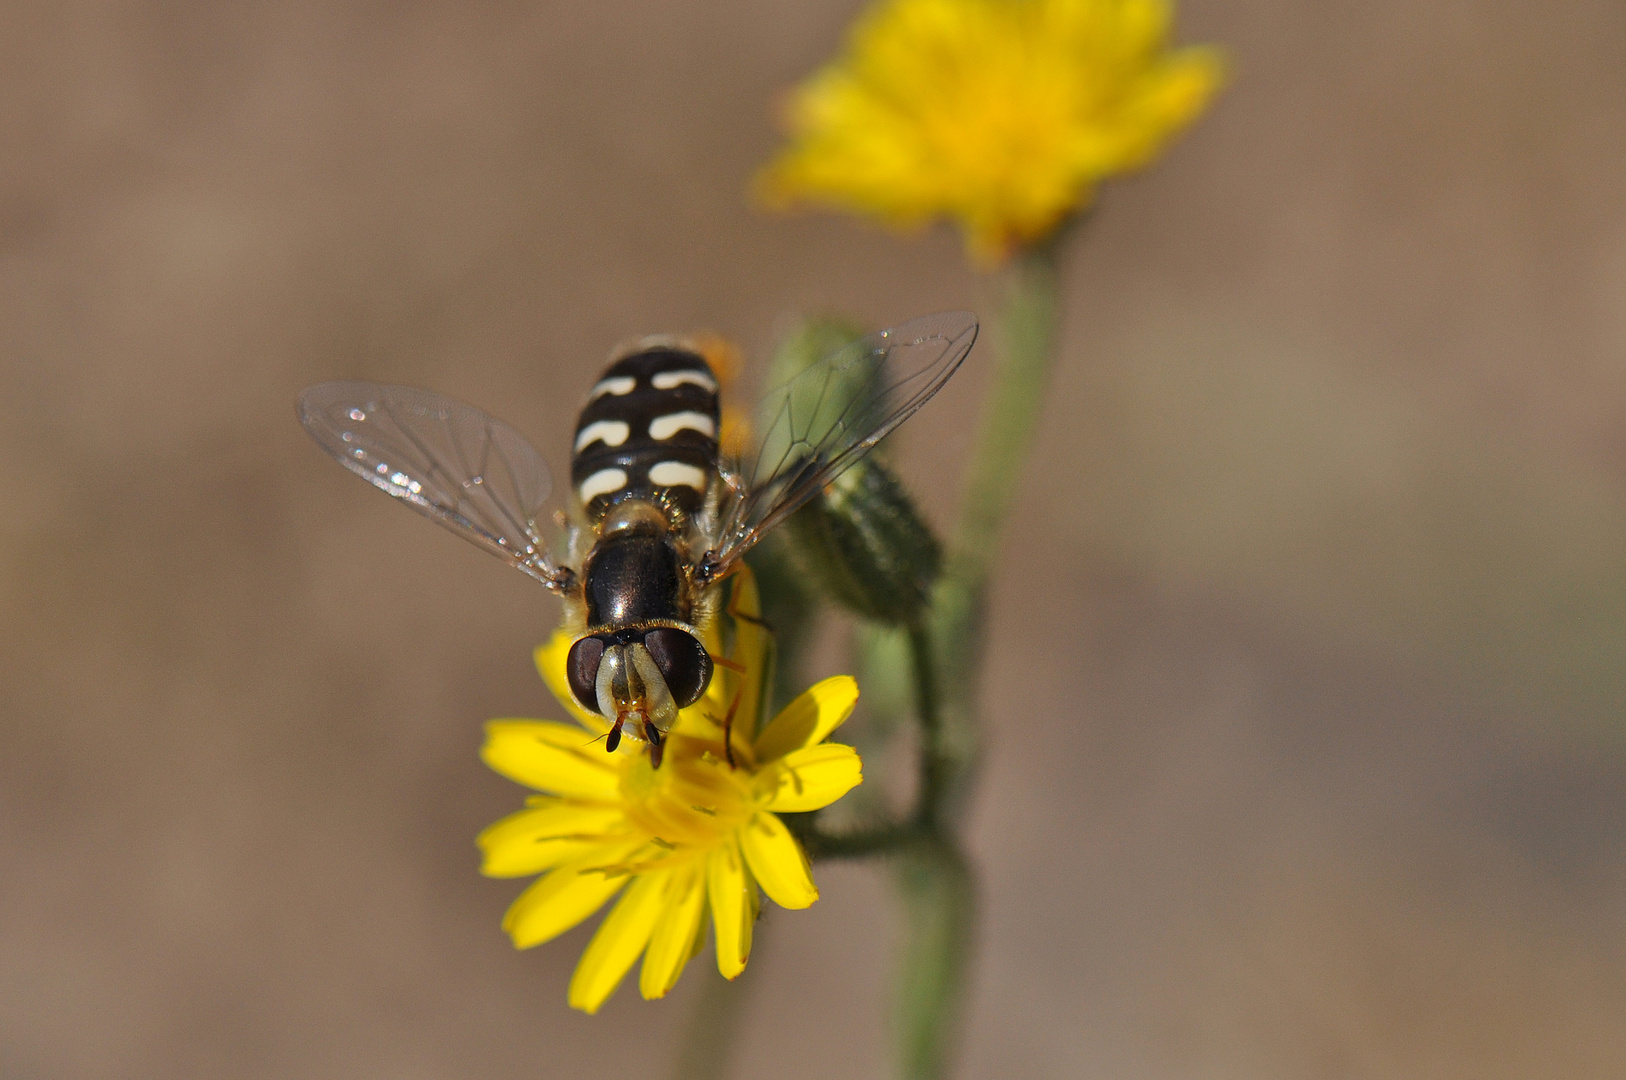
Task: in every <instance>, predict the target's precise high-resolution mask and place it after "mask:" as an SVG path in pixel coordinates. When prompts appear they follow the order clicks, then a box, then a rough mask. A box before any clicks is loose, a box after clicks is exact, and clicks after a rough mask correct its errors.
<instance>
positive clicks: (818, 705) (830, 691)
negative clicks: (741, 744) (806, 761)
mask: <svg viewBox="0 0 1626 1080" xmlns="http://www.w3.org/2000/svg"><path fill="white" fill-rule="evenodd" d="M857 703H858V683H857V682H856V681H855V680H854V679H853V677H852V676H851V675H833V676H831V677H830V678H828V679H825V680H824V681H823V682H821V683H817V684H815V685H813V686H810V687H808V688H807V689H806V690H804V691H803V692H802V695H801V696H800V697H798V698H797V699H796V700H795V701H793V702H791V703H790V704H789V705H786V706H785V707H784V708H783V709H781V710H780V712H779V715H778V716H776V717H774V718H773V721H772V722H771V723H769V724H768V726H767V727H765V728H763V729H762V734H761V735H759V736H757V741H756V746H755V751H756V758H757V761H759V762H763V763H767V762H770V761H772V760H774V759H775V758H781V757H784V756H785V755H786V754H788V753H790V752H791V751H792V750H800V749H801V748H802V747H804V746H813V745H815V744H817V743H821V742H823V741H824V740H825V738H826V737H827V736H828V735H829V734H830V733H831V732H832V731H834V730H835V729H836V728H838V727H840V726H841V724H842V722H843V721H845V720H846V719H847V717H849V716H851V715H852V711H853V706H854V705H856V704H857Z"/></svg>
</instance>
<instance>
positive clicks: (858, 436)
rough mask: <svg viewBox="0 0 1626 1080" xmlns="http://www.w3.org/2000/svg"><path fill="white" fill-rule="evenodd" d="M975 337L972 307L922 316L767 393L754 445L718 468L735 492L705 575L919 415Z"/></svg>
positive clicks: (847, 349)
mask: <svg viewBox="0 0 1626 1080" xmlns="http://www.w3.org/2000/svg"><path fill="white" fill-rule="evenodd" d="M976 340H977V317H976V316H975V315H973V314H971V313H970V312H969V311H947V312H943V313H941V314H938V315H928V316H926V317H925V318H923V319H916V320H914V321H913V322H908V323H904V324H903V325H902V326H895V327H893V328H892V329H890V330H882V331H880V332H879V333H875V334H870V335H869V336H867V337H863V338H859V339H858V340H857V341H855V342H853V343H852V344H850V345H848V346H846V347H845V348H843V349H840V350H839V351H837V352H836V353H834V354H833V355H831V356H830V357H829V358H827V359H825V360H822V361H820V362H819V363H817V364H814V365H813V366H812V367H810V368H808V369H807V370H806V371H804V372H802V373H801V374H800V375H798V376H797V377H796V378H794V379H792V380H791V381H790V382H788V383H786V384H785V385H784V386H782V387H780V388H779V389H778V390H776V391H774V392H773V393H771V394H769V395H767V397H765V398H764V399H763V404H762V408H761V410H760V411H759V416H761V417H762V424H763V427H762V435H761V438H760V440H759V441H758V442H757V443H756V444H755V448H754V449H753V450H751V451H748V452H747V454H746V455H745V456H744V457H743V458H741V460H739V461H737V462H724V463H723V468H722V472H723V477H724V480H725V481H726V482H727V484H728V485H729V486H730V487H731V488H732V489H733V494H732V497H731V499H729V500H725V503H724V505H723V507H722V508H721V512H720V521H719V530H718V535H717V543H716V546H715V547H714V549H713V551H714V554H713V556H712V558H711V559H709V560H708V563H709V565H708V567H707V571H708V573H710V574H711V575H712V576H718V575H721V574H723V573H725V572H726V571H727V569H728V567H729V566H730V565H732V564H733V562H734V561H735V560H737V559H738V558H739V557H740V556H741V555H743V554H745V552H746V551H747V550H748V549H749V548H750V547H751V545H752V544H755V543H756V542H757V540H759V539H761V537H762V536H763V534H764V533H766V532H767V531H768V530H770V529H772V528H773V527H774V526H775V525H777V524H779V523H780V522H781V521H783V520H784V519H785V518H787V517H789V516H790V515H791V514H793V513H795V512H796V510H797V509H798V508H800V507H801V506H802V504H803V503H805V502H807V501H808V500H809V499H811V498H812V497H813V496H814V495H816V494H817V493H818V492H819V491H820V490H822V489H823V488H824V486H825V485H826V484H828V483H829V482H830V481H832V480H834V479H835V478H836V477H837V476H839V475H840V474H841V473H842V472H843V471H844V470H845V469H847V468H848V467H849V466H851V465H852V464H853V463H854V462H856V461H857V460H858V459H859V458H861V457H863V456H864V455H865V454H867V453H869V452H870V450H872V449H874V447H875V444H876V443H878V442H880V441H881V440H882V439H883V438H885V437H886V436H887V435H888V434H890V433H891V432H892V430H893V429H894V428H896V427H897V426H898V425H899V424H901V423H903V422H904V421H905V420H907V419H909V417H911V416H913V415H914V414H915V413H916V412H917V411H919V409H920V407H921V406H922V405H924V404H926V402H927V401H929V400H930V399H931V397H932V395H933V394H935V393H937V391H939V390H941V389H942V388H943V384H944V383H946V382H947V381H948V380H949V376H951V375H953V374H954V372H955V371H956V370H957V369H958V368H959V366H960V364H961V362H962V361H963V360H965V358H966V355H967V354H968V353H969V352H970V351H971V346H972V345H973V344H975V343H976Z"/></svg>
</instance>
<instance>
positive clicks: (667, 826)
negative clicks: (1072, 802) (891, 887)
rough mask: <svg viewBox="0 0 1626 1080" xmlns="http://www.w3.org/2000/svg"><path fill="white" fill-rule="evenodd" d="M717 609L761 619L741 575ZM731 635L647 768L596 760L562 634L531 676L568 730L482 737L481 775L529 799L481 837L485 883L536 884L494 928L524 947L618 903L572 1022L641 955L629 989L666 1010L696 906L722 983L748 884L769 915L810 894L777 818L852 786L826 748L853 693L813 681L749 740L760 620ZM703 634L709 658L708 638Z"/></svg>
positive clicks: (573, 986) (739, 965) (627, 755)
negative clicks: (528, 793)
mask: <svg viewBox="0 0 1626 1080" xmlns="http://www.w3.org/2000/svg"><path fill="white" fill-rule="evenodd" d="M732 606H733V609H734V610H735V611H737V612H739V613H741V614H743V615H746V616H751V617H753V618H754V617H756V616H758V615H760V611H761V609H760V607H759V604H758V597H757V590H756V583H755V581H753V580H752V578H751V575H750V572H749V571H744V572H742V573H741V574H740V575H739V576H738V577H737V578H736V579H735V583H734V597H733V605H732ZM725 618H726V616H725ZM732 623H733V650H732V652H731V653H730V654H729V655H728V657H727V658H726V663H719V664H718V666H717V669H716V672H715V674H714V675H713V677H712V681H711V685H710V687H708V688H707V690H706V693H705V695H704V696H702V697H701V699H700V700H699V701H697V702H695V704H693V705H692V706H690V707H689V708H687V709H684V710H683V711H682V713H681V714H680V715H679V717H678V720H677V723H676V724H674V725H673V727H672V730H671V732H670V733H669V734H668V736H667V743H666V752H665V756H664V759H663V760H662V762H661V766H660V768H658V769H654V768H651V767H650V764H649V754H648V752H647V750H646V748H645V744H643V743H642V742H637V741H635V740H632V739H627V740H624V741H623V743H622V747H621V749H620V750H619V751H618V752H616V753H614V754H609V753H606V752H605V750H604V745H603V742H602V741H601V738H600V737H601V736H603V735H604V733H605V732H606V731H607V730H608V725H607V724H606V722H605V720H604V719H603V717H600V716H598V715H596V714H594V713H590V712H587V711H586V710H584V709H582V708H581V707H580V706H578V705H577V704H576V702H575V700H574V698H573V697H572V695H571V693H570V687H569V684H568V683H567V681H566V678H565V656H566V654H567V653H568V652H569V649H570V645H571V641H572V638H571V636H570V635H569V634H566V633H564V632H559V633H556V634H555V635H554V636H553V638H552V640H550V641H549V642H548V643H547V644H545V645H543V646H541V647H540V648H538V649H537V651H536V664H537V668H538V669H539V670H540V671H541V672H542V678H543V679H544V680H546V682H547V684H548V687H549V688H550V689H551V690H552V691H553V693H554V696H555V697H557V698H558V699H559V702H560V704H561V705H563V706H564V707H565V708H566V709H567V710H568V711H569V712H570V713H571V714H572V715H573V716H574V717H575V719H576V721H577V723H576V724H564V723H556V722H550V721H545V720H493V721H491V722H490V723H489V724H487V725H486V743H485V747H484V749H483V750H482V751H481V756H482V757H483V758H484V760H485V762H486V764H487V765H489V766H491V768H493V769H495V770H496V771H497V772H499V773H501V774H502V775H504V776H506V777H508V778H509V779H510V780H515V781H518V782H519V783H521V784H525V785H526V786H528V787H531V788H535V789H536V790H538V791H540V792H543V793H544V794H541V795H534V796H532V797H531V798H529V799H528V800H527V801H526V809H524V810H521V811H520V812H519V813H517V814H513V815H510V816H509V817H506V818H503V819H502V820H501V821H499V822H497V823H496V824H494V825H492V826H491V827H489V828H488V829H486V830H485V831H484V832H482V833H481V834H480V837H479V845H480V848H481V850H482V851H483V852H484V855H485V861H484V865H483V867H482V869H483V871H484V872H485V873H486V874H489V875H491V876H492V877H521V876H527V875H530V874H536V873H541V874H543V877H541V878H540V879H538V880H537V881H536V882H534V883H533V884H532V885H531V886H530V887H529V888H527V889H526V890H525V891H524V892H523V893H521V894H520V896H519V898H518V899H517V900H515V901H514V903H513V906H511V907H510V908H509V909H508V914H507V915H505V916H504V917H503V929H504V930H506V931H507V932H508V934H509V936H510V937H512V938H513V941H514V945H515V946H516V947H518V948H521V949H525V948H530V947H531V946H533V945H540V944H542V943H543V942H544V941H548V940H549V939H551V938H553V937H556V936H557V935H559V934H562V933H564V932H565V931H566V930H569V929H570V928H571V927H573V926H575V925H577V924H578V923H580V922H582V920H584V919H586V918H587V917H588V916H590V915H592V914H593V912H595V911H597V910H598V909H599V908H600V907H602V906H603V905H604V904H605V903H607V902H608V901H609V900H610V898H611V897H613V896H615V895H616V894H617V893H620V894H621V898H620V899H619V900H618V901H617V902H616V904H615V906H614V907H613V908H611V910H610V913H609V914H608V915H607V916H605V918H604V921H603V922H602V923H601V924H600V925H599V928H598V932H597V933H596V934H594V935H593V940H592V942H591V943H590V944H589V945H588V946H587V951H586V952H585V953H583V954H582V958H581V962H580V963H578V964H577V965H576V974H575V976H574V977H573V978H572V979H571V981H570V1004H571V1005H572V1006H573V1007H575V1008H578V1009H582V1010H584V1011H585V1012H589V1013H591V1012H597V1011H598V1008H599V1006H601V1005H603V1004H604V1002H605V1001H606V1000H607V999H608V998H609V996H610V995H611V994H612V993H614V991H615V988H616V986H617V985H619V984H620V982H621V979H622V977H623V976H624V975H626V973H627V971H628V970H629V969H630V968H631V967H632V965H633V963H634V962H636V961H637V959H638V957H639V956H640V955H642V956H643V958H644V966H643V972H642V975H641V977H640V979H639V989H640V990H641V991H642V992H643V995H644V997H646V998H658V997H662V996H664V995H665V994H666V992H667V991H669V990H670V989H671V988H672V987H673V986H674V985H675V984H676V983H677V980H678V976H679V975H681V974H682V973H683V968H684V965H685V964H687V963H688V961H689V958H690V957H692V956H693V955H695V953H697V952H698V951H699V950H700V946H701V944H702V942H703V941H704V939H705V921H706V920H705V914H706V912H707V911H708V909H709V911H710V913H711V923H712V926H713V928H714V933H715V937H716V942H717V968H718V970H719V971H721V972H722V973H723V974H724V975H725V976H727V977H728V978H730V979H732V978H734V977H735V976H736V975H738V974H739V973H740V972H741V971H743V970H745V962H746V960H747V958H748V957H749V956H750V953H751V931H752V924H753V923H754V922H755V920H756V917H757V912H758V910H759V906H760V900H759V895H758V888H759V886H760V888H761V891H762V892H765V893H767V894H768V896H769V898H771V899H772V900H773V901H774V902H775V903H777V904H779V905H780V906H781V907H787V908H805V907H807V906H808V905H809V904H811V903H813V901H815V900H817V899H818V898H819V893H818V889H817V888H815V887H814V884H813V876H812V873H811V870H810V868H809V865H808V860H807V855H806V854H805V853H804V852H803V850H802V847H801V845H800V844H799V843H798V842H797V841H796V838H795V837H794V836H792V835H791V834H790V832H789V830H787V829H786V828H785V825H784V823H783V822H782V821H780V820H779V817H778V816H777V814H778V812H782V811H795V810H817V809H819V808H820V807H823V806H828V805H829V804H830V803H832V802H835V801H836V800H837V799H839V798H841V796H842V795H845V794H846V793H847V792H848V791H850V790H851V789H852V788H853V787H855V786H856V785H858V784H859V783H860V782H861V781H862V780H863V775H862V772H861V771H860V770H861V763H860V762H859V759H858V754H857V752H856V751H854V750H853V748H852V747H850V746H842V745H839V744H833V743H826V742H825V741H824V740H825V738H826V737H827V736H828V735H829V734H830V733H831V732H832V731H834V730H835V729H836V728H837V727H838V726H839V725H840V724H841V723H842V721H844V720H846V719H847V716H848V715H849V714H850V713H851V712H852V708H853V705H854V703H855V702H856V701H857V700H858V685H857V683H855V682H854V681H853V680H852V678H851V677H849V676H845V675H840V676H836V677H835V678H831V679H826V680H825V681H823V682H821V683H819V684H818V685H816V686H814V687H813V688H812V689H810V690H808V691H807V692H806V693H804V694H802V695H801V696H800V697H799V698H797V699H796V700H795V701H793V702H791V703H790V704H789V705H788V706H786V707H785V709H784V710H783V711H782V712H780V713H779V715H778V716H776V717H774V718H773V720H772V721H771V722H769V723H768V724H766V725H765V726H763V728H762V730H761V731H760V732H759V733H757V734H756V735H755V736H754V737H752V733H751V728H752V726H753V722H754V719H755V717H756V715H757V710H758V708H759V704H760V702H761V700H762V689H763V669H764V666H765V663H766V656H765V653H766V646H767V643H766V641H765V640H764V638H765V635H764V632H763V631H762V629H761V627H760V624H758V623H756V622H752V621H750V619H746V618H739V619H733V620H732ZM708 638H709V640H707V642H706V646H707V648H708V649H710V650H711V652H712V654H713V656H720V655H722V650H721V642H720V641H719V640H718V636H717V635H716V634H715V633H712V634H709V635H708ZM731 718H732V722H731ZM725 731H727V732H728V733H729V737H728V742H727V745H725V742H724V739H725ZM731 759H732V760H731Z"/></svg>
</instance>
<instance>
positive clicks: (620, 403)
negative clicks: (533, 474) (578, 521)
mask: <svg viewBox="0 0 1626 1080" xmlns="http://www.w3.org/2000/svg"><path fill="white" fill-rule="evenodd" d="M717 419H718V414H717V380H716V378H715V377H714V376H713V375H712V373H711V367H710V366H709V365H708V364H707V363H706V361H705V360H704V359H702V358H701V357H700V356H699V355H697V354H695V353H692V352H688V351H686V350H683V349H678V348H673V347H670V346H660V347H656V348H651V349H643V350H641V351H639V352H635V353H632V354H631V355H630V356H624V357H622V358H621V359H619V360H617V361H616V362H615V363H613V364H611V365H610V367H609V368H608V370H606V371H605V372H604V375H603V377H602V378H601V379H599V381H598V383H597V384H596V385H595V386H594V387H593V389H592V392H591V393H590V394H589V395H588V399H587V404H586V405H585V406H584V407H583V408H582V411H581V418H580V419H579V420H577V422H576V442H575V456H574V457H573V458H572V459H571V463H570V481H571V483H572V484H573V485H574V486H575V488H576V495H577V497H578V498H580V499H581V503H582V506H583V507H584V508H585V509H586V511H587V516H588V518H589V519H590V520H592V521H597V520H599V519H600V518H601V517H603V516H604V512H605V511H606V510H607V509H608V508H609V507H610V506H611V505H612V504H614V503H617V502H620V501H621V500H622V499H624V498H640V499H657V498H660V499H664V500H665V501H667V502H669V503H671V504H672V505H674V506H676V507H678V508H679V509H681V510H683V511H684V512H685V513H693V512H694V511H695V510H697V509H698V508H699V507H700V505H701V503H702V501H703V500H704V499H705V495H706V490H707V488H708V487H709V486H710V484H711V478H712V476H713V474H714V472H715V470H716V461H717Z"/></svg>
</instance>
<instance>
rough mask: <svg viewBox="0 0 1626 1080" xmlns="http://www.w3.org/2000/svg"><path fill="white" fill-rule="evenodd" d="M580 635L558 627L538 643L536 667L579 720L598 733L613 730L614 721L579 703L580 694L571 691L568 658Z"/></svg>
mask: <svg viewBox="0 0 1626 1080" xmlns="http://www.w3.org/2000/svg"><path fill="white" fill-rule="evenodd" d="M578 636H579V635H577V634H572V633H568V632H567V631H565V630H555V631H554V632H553V636H552V637H550V638H549V639H548V640H547V641H545V642H543V643H542V644H540V645H538V646H537V647H536V652H535V653H534V654H533V656H534V657H535V659H536V670H537V671H538V672H540V673H541V675H542V681H543V682H545V683H547V684H548V689H549V690H552V691H553V696H554V697H556V698H558V699H559V704H560V705H563V706H564V707H565V711H566V712H568V713H570V715H571V716H574V717H575V718H576V721H577V723H579V724H581V725H582V727H584V728H586V729H587V730H588V731H591V732H592V733H593V734H594V735H602V734H604V733H605V732H606V731H609V730H610V722H609V721H608V720H606V719H604V717H602V716H600V715H599V714H598V713H596V712H589V711H588V710H586V709H584V708H582V707H581V706H580V705H578V704H576V695H575V694H572V693H571V692H570V679H569V678H568V677H567V676H566V674H565V660H566V659H567V658H568V657H569V656H570V647H571V646H572V645H574V644H576V638H577V637H578Z"/></svg>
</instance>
